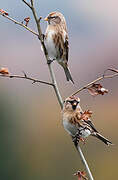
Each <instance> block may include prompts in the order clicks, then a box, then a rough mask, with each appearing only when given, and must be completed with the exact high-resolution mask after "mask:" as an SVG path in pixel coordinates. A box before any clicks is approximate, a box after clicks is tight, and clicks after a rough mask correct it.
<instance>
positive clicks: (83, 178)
mask: <svg viewBox="0 0 118 180" xmlns="http://www.w3.org/2000/svg"><path fill="white" fill-rule="evenodd" d="M73 175H74V176H78V180H88V178H87V177H86V173H85V172H84V171H77V172H76V173H74V174H73Z"/></svg>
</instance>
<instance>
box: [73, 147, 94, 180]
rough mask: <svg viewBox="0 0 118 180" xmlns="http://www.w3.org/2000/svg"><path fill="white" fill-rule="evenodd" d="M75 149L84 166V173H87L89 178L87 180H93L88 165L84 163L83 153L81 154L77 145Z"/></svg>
mask: <svg viewBox="0 0 118 180" xmlns="http://www.w3.org/2000/svg"><path fill="white" fill-rule="evenodd" d="M75 147H76V146H75ZM76 149H77V151H78V152H79V155H80V158H81V161H82V163H83V164H84V166H85V168H86V172H87V174H88V176H89V179H90V180H94V179H93V176H92V173H91V171H90V169H89V166H88V164H87V161H86V159H85V157H84V155H83V153H82V150H81V148H80V146H79V144H78V145H77V147H76Z"/></svg>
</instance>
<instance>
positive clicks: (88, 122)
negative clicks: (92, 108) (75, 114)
mask: <svg viewBox="0 0 118 180" xmlns="http://www.w3.org/2000/svg"><path fill="white" fill-rule="evenodd" d="M84 122H85V123H86V124H88V125H89V126H90V127H91V128H92V129H93V130H94V131H95V132H98V131H97V130H96V128H95V126H94V124H93V123H92V122H91V120H90V119H88V120H87V121H86V120H84Z"/></svg>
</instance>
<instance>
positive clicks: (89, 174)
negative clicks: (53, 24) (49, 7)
mask: <svg viewBox="0 0 118 180" xmlns="http://www.w3.org/2000/svg"><path fill="white" fill-rule="evenodd" d="M30 1H31V5H32V6H31V10H32V13H33V15H34V19H35V21H36V25H37V29H38V33H39V40H40V42H41V44H42V47H43V50H44V55H45V58H46V60H47V62H48V53H47V50H46V47H45V44H44V39H43V37H42V31H41V27H40V21H39V19H38V16H37V13H36V10H35V8H34V0H30ZM48 68H49V71H50V76H51V79H52V83H53V84H54V86H53V88H54V90H55V93H56V96H57V99H58V102H59V104H60V106H61V109H62V108H63V100H62V97H61V95H60V92H59V88H58V85H57V82H56V78H55V74H54V71H53V69H52V66H51V64H48ZM76 149H77V151H78V152H79V155H80V158H81V160H82V163H83V165H84V166H85V168H86V171H87V173H88V176H89V179H90V180H94V179H93V177H92V174H91V171H90V169H89V166H88V164H87V162H86V160H85V158H84V155H83V153H82V151H81V148H80V147H79V146H78V147H76Z"/></svg>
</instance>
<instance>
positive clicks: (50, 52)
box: [44, 30, 56, 60]
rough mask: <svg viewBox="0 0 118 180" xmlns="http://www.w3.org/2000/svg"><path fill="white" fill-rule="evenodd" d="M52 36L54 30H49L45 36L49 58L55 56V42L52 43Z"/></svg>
mask: <svg viewBox="0 0 118 180" xmlns="http://www.w3.org/2000/svg"><path fill="white" fill-rule="evenodd" d="M54 36H55V32H54V31H53V30H50V31H48V32H47V33H46V37H45V41H44V42H45V46H46V49H47V52H48V56H49V58H50V59H51V60H53V59H55V58H56V48H55V43H54V39H53V38H54Z"/></svg>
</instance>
